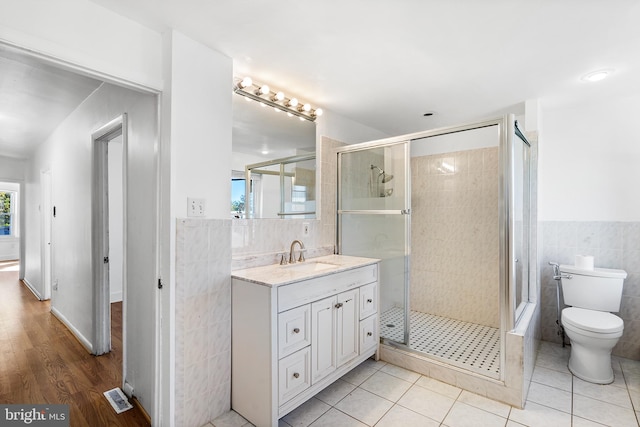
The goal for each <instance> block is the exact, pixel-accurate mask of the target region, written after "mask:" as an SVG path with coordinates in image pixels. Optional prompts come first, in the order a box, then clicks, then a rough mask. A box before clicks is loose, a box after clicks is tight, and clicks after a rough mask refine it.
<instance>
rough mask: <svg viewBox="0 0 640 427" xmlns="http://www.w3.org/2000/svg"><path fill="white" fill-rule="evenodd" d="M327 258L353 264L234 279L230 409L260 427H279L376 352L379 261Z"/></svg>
mask: <svg viewBox="0 0 640 427" xmlns="http://www.w3.org/2000/svg"><path fill="white" fill-rule="evenodd" d="M330 257H331V258H330V259H332V260H334V262H337V260H342V261H344V260H348V261H350V263H347V267H346V268H336V269H335V270H332V271H329V272H328V273H327V274H324V275H318V274H315V275H313V276H312V277H308V276H305V275H301V276H302V277H301V279H300V280H293V279H295V277H293V278H292V277H287V278H285V279H278V280H273V281H272V282H275V283H268V282H267V283H264V282H260V281H259V280H258V279H257V278H256V277H257V276H256V277H254V276H252V274H253V272H249V270H242V271H240V272H238V273H237V274H236V272H234V274H233V281H232V373H231V406H232V409H234V410H235V411H236V412H238V413H239V414H240V415H242V416H243V417H245V418H246V419H247V420H249V421H250V422H251V423H253V424H255V425H256V426H258V427H265V426H274V427H275V426H277V425H278V419H279V418H281V417H282V416H284V415H286V414H287V413H289V412H291V411H292V410H293V409H295V408H296V407H298V406H299V405H300V404H302V403H304V402H305V401H306V400H308V399H309V398H311V397H312V396H314V395H315V394H316V393H318V392H319V391H321V390H322V389H323V388H325V387H326V386H328V385H330V384H331V383H333V382H334V381H335V380H337V379H338V378H340V377H341V376H342V375H344V374H345V373H346V372H348V371H350V370H351V369H353V368H354V367H356V366H357V365H358V364H360V363H361V362H363V361H364V360H366V359H367V358H369V357H371V356H373V355H376V353H377V350H378V343H379V336H378V327H377V326H378V263H377V261H376V260H370V259H366V258H356V257H342V256H339V255H333V256H330ZM323 258H325V257H323ZM357 260H360V261H359V262H356V261H357ZM354 263H355V266H353V264H354ZM278 268H280V269H283V267H279V266H274V267H273V269H274V270H275V271H276V273H278V272H280V271H282V270H277V269H278ZM251 270H255V269H251ZM263 270H264V273H267V272H268V269H265V268H263ZM243 273H244V274H243ZM250 273H251V274H250Z"/></svg>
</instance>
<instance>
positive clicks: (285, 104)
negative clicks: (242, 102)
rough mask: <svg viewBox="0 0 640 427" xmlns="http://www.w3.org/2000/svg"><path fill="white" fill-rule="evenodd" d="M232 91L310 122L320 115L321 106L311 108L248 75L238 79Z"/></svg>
mask: <svg viewBox="0 0 640 427" xmlns="http://www.w3.org/2000/svg"><path fill="white" fill-rule="evenodd" d="M233 91H234V92H235V93H237V94H238V95H242V96H245V97H247V98H249V99H252V100H254V101H257V102H260V103H262V104H265V105H268V106H270V107H273V108H275V109H277V110H280V111H284V112H285V113H289V114H291V115H293V116H296V117H299V118H301V119H304V120H309V121H310V122H313V121H315V120H316V118H318V117H319V116H321V115H322V108H316V109H313V108H311V105H310V104H306V103H302V102H299V101H298V100H297V99H296V98H287V97H286V96H285V95H284V93H283V92H280V91H273V90H271V88H270V87H269V86H268V85H260V84H257V83H255V82H254V81H253V80H251V78H250V77H245V78H244V79H238V81H237V83H236V84H235V85H233Z"/></svg>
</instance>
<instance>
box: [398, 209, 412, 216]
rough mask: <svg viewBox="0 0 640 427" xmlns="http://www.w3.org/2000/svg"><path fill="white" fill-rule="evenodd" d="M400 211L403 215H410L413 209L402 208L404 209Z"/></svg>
mask: <svg viewBox="0 0 640 427" xmlns="http://www.w3.org/2000/svg"><path fill="white" fill-rule="evenodd" d="M400 213H401V214H402V215H409V214H411V209H402V210H401V211H400Z"/></svg>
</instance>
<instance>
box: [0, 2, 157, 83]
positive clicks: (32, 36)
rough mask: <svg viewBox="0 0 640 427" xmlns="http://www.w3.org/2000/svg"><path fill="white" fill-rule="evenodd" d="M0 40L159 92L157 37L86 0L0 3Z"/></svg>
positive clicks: (155, 33) (155, 34)
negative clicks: (0, 11) (0, 5)
mask: <svg viewBox="0 0 640 427" xmlns="http://www.w3.org/2000/svg"><path fill="white" fill-rule="evenodd" d="M115 28H117V31H114V30H113V29H115ZM0 40H2V41H6V42H9V43H12V44H16V45H18V46H21V47H25V48H30V49H33V50H34V51H36V52H39V53H42V54H44V55H47V56H50V57H52V58H57V59H59V60H62V61H64V62H67V63H70V64H74V65H75V66H81V67H86V68H87V69H91V70H97V71H100V72H101V73H104V74H105V75H108V76H112V77H115V78H119V79H124V80H127V81H131V82H135V83H138V84H140V85H143V86H147V87H150V88H154V89H160V88H162V67H161V64H162V41H161V36H160V34H158V33H157V32H155V31H152V30H150V29H148V28H145V27H143V26H142V25H140V24H138V23H137V22H134V21H131V20H130V19H127V18H124V17H123V16H120V15H118V14H116V13H114V12H111V11H109V10H107V9H105V8H103V7H101V6H98V5H96V4H95V3H91V2H89V1H85V0H58V1H55V2H50V1H40V0H21V1H17V2H16V1H13V2H12V1H3V2H2V13H0Z"/></svg>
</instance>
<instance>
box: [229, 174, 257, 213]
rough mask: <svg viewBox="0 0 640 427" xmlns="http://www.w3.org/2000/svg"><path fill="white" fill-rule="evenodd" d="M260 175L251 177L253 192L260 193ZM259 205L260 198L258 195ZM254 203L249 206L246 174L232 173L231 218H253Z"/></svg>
mask: <svg viewBox="0 0 640 427" xmlns="http://www.w3.org/2000/svg"><path fill="white" fill-rule="evenodd" d="M260 178H261V176H260V175H253V176H252V177H251V188H252V190H251V191H254V188H255V189H256V190H257V191H258V193H260V192H261V191H260ZM257 197H258V204H260V203H259V198H260V196H259V195H258V196H257ZM253 205H254V204H253V203H251V205H250V206H248V205H247V195H246V178H245V173H244V172H240V171H231V218H232V219H242V218H251V217H252V215H253V212H254V209H253Z"/></svg>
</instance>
